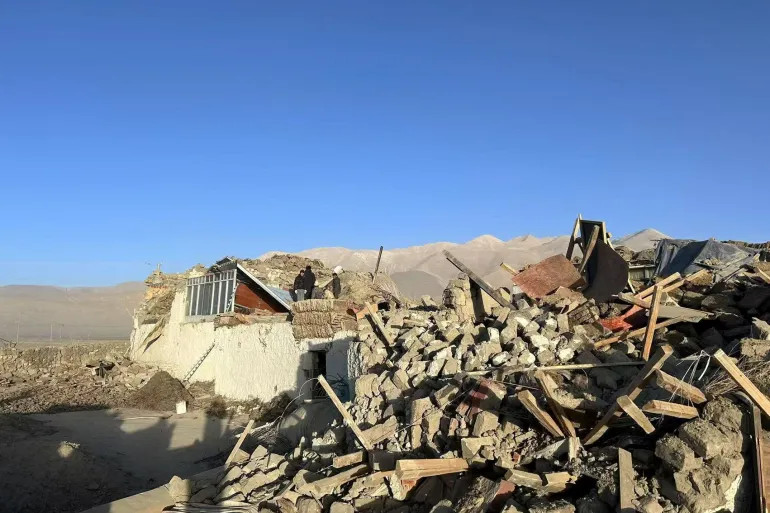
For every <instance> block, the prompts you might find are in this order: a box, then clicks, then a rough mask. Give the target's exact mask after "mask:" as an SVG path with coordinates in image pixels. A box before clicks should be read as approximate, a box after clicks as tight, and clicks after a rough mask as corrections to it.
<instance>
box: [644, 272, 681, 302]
mask: <svg viewBox="0 0 770 513" xmlns="http://www.w3.org/2000/svg"><path fill="white" fill-rule="evenodd" d="M680 279H682V275H681V274H679V273H674V274H672V275H671V276H667V277H666V278H663V279H662V280H660V281H659V282H658V283H656V284H655V285H660V286H661V287H664V286H666V285H669V284H671V283H674V282H675V281H677V280H680ZM655 285H651V286H649V287H647V288H646V289H644V290H643V291H641V292H639V293H638V294H637V295H636V297H637V298H639V299H644V298H646V297H647V296H651V295H652V291H653V290H655Z"/></svg>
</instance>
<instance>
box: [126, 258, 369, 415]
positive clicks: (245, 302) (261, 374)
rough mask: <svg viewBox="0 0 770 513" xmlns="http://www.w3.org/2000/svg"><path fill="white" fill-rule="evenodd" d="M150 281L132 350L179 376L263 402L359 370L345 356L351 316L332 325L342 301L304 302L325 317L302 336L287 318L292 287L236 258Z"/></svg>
mask: <svg viewBox="0 0 770 513" xmlns="http://www.w3.org/2000/svg"><path fill="white" fill-rule="evenodd" d="M148 286H149V289H148V298H149V299H148V300H147V301H146V302H145V304H144V305H143V306H142V308H141V309H140V310H139V311H138V312H137V314H136V315H135V318H134V329H133V331H132V334H131V349H130V356H131V358H132V359H134V360H137V361H140V362H145V363H149V364H152V365H157V366H158V367H161V368H163V369H165V370H167V371H168V372H169V373H171V374H172V375H173V376H175V377H177V378H179V379H181V380H183V381H184V382H189V381H214V383H215V391H216V393H218V394H221V395H223V396H225V397H228V398H231V399H237V400H247V399H255V398H256V399H260V400H264V401H267V400H270V399H272V398H273V397H275V396H276V395H277V394H280V393H282V392H286V393H288V394H289V395H294V394H295V393H296V391H297V390H298V389H299V388H300V387H301V386H302V384H303V383H305V382H306V381H307V380H309V379H312V378H314V377H316V376H317V375H319V374H325V375H327V376H335V378H337V379H339V380H341V381H342V382H343V383H348V382H349V380H350V379H351V377H353V376H355V374H356V371H355V369H354V368H351V367H352V365H351V364H349V362H348V347H349V345H350V342H351V341H352V340H353V337H354V333H353V332H352V331H349V330H348V331H346V330H345V328H346V327H348V328H355V322H354V319H353V318H352V317H351V319H353V324H352V326H351V325H350V323H348V326H345V322H337V323H336V324H335V328H331V325H332V320H333V319H334V317H335V316H336V317H341V318H342V319H343V321H344V318H345V317H348V316H349V314H347V304H346V302H344V301H334V300H313V301H305V302H303V303H306V305H303V307H304V309H305V310H309V312H305V313H312V310H313V309H320V310H323V311H325V313H326V314H327V315H325V316H322V317H323V318H324V319H327V320H329V323H328V324H329V327H328V328H327V329H316V330H311V333H310V335H311V336H304V335H303V333H304V332H306V331H307V330H304V331H303V329H302V328H301V327H300V326H293V325H292V319H293V317H294V316H293V315H292V306H293V301H292V298H291V295H290V293H289V292H288V291H287V290H284V289H282V288H280V287H277V286H275V285H268V284H267V283H265V281H263V280H262V279H260V278H259V277H257V276H256V275H255V274H254V273H253V272H252V271H251V270H249V269H248V268H247V267H246V266H245V265H243V264H242V263H240V262H238V261H236V260H235V259H231V258H225V259H223V260H220V261H219V262H217V263H216V264H214V265H213V266H211V267H210V268H208V269H205V270H202V269H200V268H194V269H193V270H191V271H189V272H188V273H186V274H185V275H181V276H174V275H169V276H168V277H167V278H166V279H164V277H162V276H160V275H159V274H158V273H156V274H154V275H153V276H152V277H151V278H150V279H149V280H148ZM334 312H337V313H336V314H335V313H334ZM300 317H301V316H300ZM316 317H318V316H316ZM319 327H321V328H324V327H325V326H323V324H321V325H319ZM295 333H297V334H299V337H295ZM314 333H315V334H318V333H320V334H321V335H320V336H315V337H313V336H312V335H313V334H314ZM343 388H344V387H343Z"/></svg>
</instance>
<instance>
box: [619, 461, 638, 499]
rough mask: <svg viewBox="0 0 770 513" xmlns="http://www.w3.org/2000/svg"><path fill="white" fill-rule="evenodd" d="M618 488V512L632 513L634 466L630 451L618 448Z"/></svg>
mask: <svg viewBox="0 0 770 513" xmlns="http://www.w3.org/2000/svg"><path fill="white" fill-rule="evenodd" d="M618 488H619V489H620V493H619V495H620V497H619V499H620V501H619V502H620V513H633V512H634V511H636V509H634V505H633V500H634V467H633V462H632V460H631V453H630V452H628V451H627V450H625V449H620V448H618Z"/></svg>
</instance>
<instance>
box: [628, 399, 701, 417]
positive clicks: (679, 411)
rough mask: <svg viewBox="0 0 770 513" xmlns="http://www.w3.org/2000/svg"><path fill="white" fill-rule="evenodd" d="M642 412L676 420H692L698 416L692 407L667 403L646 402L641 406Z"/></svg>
mask: <svg viewBox="0 0 770 513" xmlns="http://www.w3.org/2000/svg"><path fill="white" fill-rule="evenodd" d="M642 411H644V412H647V413H652V414H655V415H666V416H667V417H676V418H677V419H694V418H696V417H697V416H698V410H697V409H696V408H695V407H694V406H688V405H686V404H677V403H670V402H668V401H656V400H652V401H648V402H647V403H646V404H645V405H644V406H642Z"/></svg>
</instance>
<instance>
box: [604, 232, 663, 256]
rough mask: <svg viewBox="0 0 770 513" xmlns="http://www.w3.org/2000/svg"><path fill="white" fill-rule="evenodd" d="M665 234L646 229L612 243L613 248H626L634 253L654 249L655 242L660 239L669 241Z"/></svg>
mask: <svg viewBox="0 0 770 513" xmlns="http://www.w3.org/2000/svg"><path fill="white" fill-rule="evenodd" d="M670 238H671V237H669V236H668V235H666V234H665V233H661V232H659V231H658V230H654V229H652V228H647V229H646V230H641V231H638V232H636V233H632V234H631V235H626V236H625V237H621V238H620V239H618V240H614V241H612V243H613V244H614V245H615V246H626V247H627V248H631V249H632V250H634V251H643V250H645V249H650V248H654V247H655V245H656V244H657V242H658V241H659V240H661V239H670Z"/></svg>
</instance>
